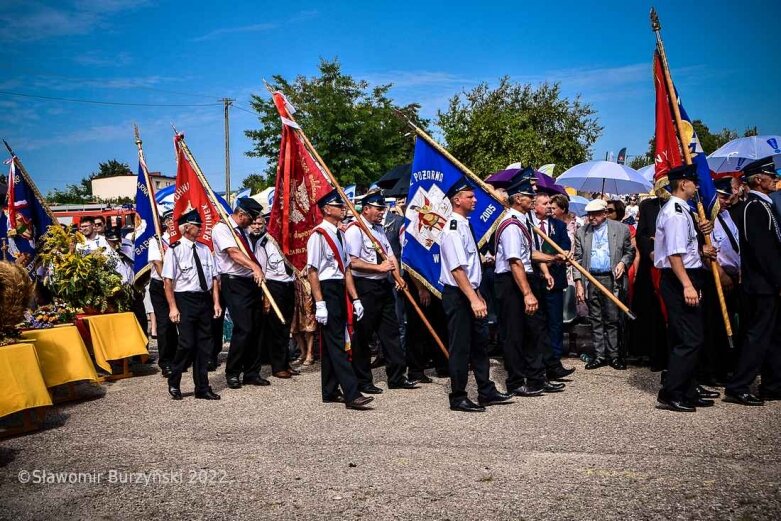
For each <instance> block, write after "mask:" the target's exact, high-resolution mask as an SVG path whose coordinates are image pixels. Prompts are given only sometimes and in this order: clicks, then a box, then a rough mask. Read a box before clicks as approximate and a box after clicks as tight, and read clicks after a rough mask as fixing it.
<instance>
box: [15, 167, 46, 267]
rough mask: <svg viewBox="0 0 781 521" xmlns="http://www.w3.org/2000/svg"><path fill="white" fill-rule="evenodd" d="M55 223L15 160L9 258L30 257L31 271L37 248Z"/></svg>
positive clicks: (28, 265)
mask: <svg viewBox="0 0 781 521" xmlns="http://www.w3.org/2000/svg"><path fill="white" fill-rule="evenodd" d="M53 223H54V221H53V219H52V218H51V216H50V215H49V213H48V211H47V208H46V206H45V203H44V202H43V201H41V200H39V199H38V197H36V195H35V191H34V190H33V189H32V187H31V186H30V185H29V184H28V183H27V180H26V179H25V177H24V176H23V175H22V174H21V173H20V172H19V171H18V170H17V167H16V161H15V160H11V170H10V172H9V174H8V225H7V226H8V231H7V235H8V238H9V254H10V255H11V256H13V257H16V256H18V255H19V254H26V255H29V259H28V262H27V263H26V267H27V268H28V270H30V269H31V268H32V266H33V263H34V261H35V257H36V251H35V246H36V244H37V243H38V241H39V239H40V238H41V236H42V235H43V234H44V233H46V230H47V229H48V228H49V226H51V225H52V224H53Z"/></svg>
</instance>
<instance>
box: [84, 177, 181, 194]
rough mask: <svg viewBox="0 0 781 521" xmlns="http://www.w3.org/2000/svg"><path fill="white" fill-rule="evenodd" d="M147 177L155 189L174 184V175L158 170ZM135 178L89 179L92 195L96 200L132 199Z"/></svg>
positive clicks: (134, 190)
mask: <svg viewBox="0 0 781 521" xmlns="http://www.w3.org/2000/svg"><path fill="white" fill-rule="evenodd" d="M149 178H150V181H151V182H152V189H153V190H155V191H157V190H160V189H161V188H165V187H166V186H171V185H174V184H176V178H175V177H169V176H166V175H163V174H161V173H160V172H149ZM136 179H137V176H135V175H115V176H112V177H102V178H99V179H93V180H92V181H91V183H92V197H93V198H95V200H97V201H101V200H102V201H106V200H109V199H117V198H120V197H129V198H130V199H133V198H135V196H136Z"/></svg>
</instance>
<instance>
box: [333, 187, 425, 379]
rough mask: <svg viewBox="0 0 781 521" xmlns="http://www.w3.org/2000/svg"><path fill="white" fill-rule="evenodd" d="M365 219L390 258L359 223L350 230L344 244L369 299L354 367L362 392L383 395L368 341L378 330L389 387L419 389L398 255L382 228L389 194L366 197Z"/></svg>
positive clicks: (357, 337)
mask: <svg viewBox="0 0 781 521" xmlns="http://www.w3.org/2000/svg"><path fill="white" fill-rule="evenodd" d="M362 204H363V206H362V208H361V219H362V220H363V223H364V224H365V225H366V227H367V228H369V230H370V231H371V233H372V235H373V238H374V240H375V241H377V243H378V244H379V245H380V247H381V248H382V249H383V251H384V253H385V255H386V256H387V259H386V260H384V261H383V260H382V258H381V257H380V254H379V253H378V252H377V251H376V250H375V249H374V244H373V243H372V239H371V238H369V237H367V236H366V234H365V232H364V231H363V230H362V229H361V227H360V226H358V225H357V224H356V223H351V224H350V225H349V226H348V227H347V231H346V232H345V234H344V235H345V240H346V243H345V247H346V250H347V254H348V255H349V256H350V271H351V272H352V276H353V281H355V290H356V291H357V292H358V298H359V299H360V300H361V302H364V303H365V306H366V307H365V314H364V317H363V319H361V321H360V322H358V324H356V326H355V336H354V337H353V344H352V348H353V356H352V358H353V360H352V363H353V370H354V371H355V375H356V376H357V377H358V387H359V389H360V390H361V392H362V393H367V394H381V393H382V389H380V388H379V387H377V386H376V385H374V382H373V379H372V370H371V351H370V349H369V342H370V341H371V338H372V335H373V334H374V333H375V332H376V333H377V336H378V338H379V340H380V345H381V347H382V354H383V356H384V358H385V371H386V372H387V374H388V388H389V389H415V388H416V385H415V384H414V383H412V382H410V381H409V380H407V376H406V374H405V373H406V370H407V366H406V356H405V353H404V349H402V347H401V342H400V340H399V323H398V319H397V318H396V309H395V307H396V300H395V297H394V296H393V287H394V284H393V280H392V279H391V272H393V271H394V270H396V269H397V261H396V256H395V255H394V254H393V252H392V251H391V246H390V243H389V242H388V238H387V237H386V236H385V231H384V230H383V229H382V224H381V223H382V216H383V214H384V213H385V198H384V197H383V195H382V192H379V191H377V192H371V193H369V194H367V195H366V196H365V197H364V198H363V202H362Z"/></svg>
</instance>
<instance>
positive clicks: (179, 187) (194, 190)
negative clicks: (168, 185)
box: [171, 134, 220, 248]
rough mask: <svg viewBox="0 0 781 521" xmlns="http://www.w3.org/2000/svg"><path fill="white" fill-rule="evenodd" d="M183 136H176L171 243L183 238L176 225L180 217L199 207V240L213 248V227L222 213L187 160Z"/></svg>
mask: <svg viewBox="0 0 781 521" xmlns="http://www.w3.org/2000/svg"><path fill="white" fill-rule="evenodd" d="M183 137H184V136H183V135H182V134H177V135H176V136H175V137H174V146H175V147H176V162H177V168H176V191H175V192H174V214H173V219H174V226H172V231H171V243H173V242H174V241H178V240H179V239H181V234H180V233H179V226H177V225H176V222H177V220H178V219H179V217H180V216H181V215H183V214H185V213H187V212H189V211H190V210H192V209H197V210H198V214H200V216H201V221H202V222H203V225H202V226H201V233H200V235H198V242H200V243H202V244H205V245H206V246H208V247H209V248H211V247H212V228H214V225H215V224H217V223H218V222H220V214H219V213H218V212H217V208H215V207H214V205H213V204H212V202H211V200H210V199H209V196H208V195H207V194H206V188H205V187H204V186H203V183H201V181H200V180H199V179H198V175H197V174H196V173H195V169H194V168H193V166H192V165H191V164H190V162H189V161H188V160H187V156H186V155H185V153H184V150H183V148H182V147H181V146H180V145H179V142H180V141H181V140H182V138H183Z"/></svg>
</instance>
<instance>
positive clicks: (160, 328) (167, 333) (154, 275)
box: [147, 210, 179, 378]
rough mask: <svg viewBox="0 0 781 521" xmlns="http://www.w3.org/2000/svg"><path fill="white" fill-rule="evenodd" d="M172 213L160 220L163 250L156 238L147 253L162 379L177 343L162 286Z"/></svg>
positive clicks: (169, 212)
mask: <svg viewBox="0 0 781 521" xmlns="http://www.w3.org/2000/svg"><path fill="white" fill-rule="evenodd" d="M172 217H173V211H172V210H169V211H167V212H165V213H164V214H163V216H162V218H161V221H162V222H161V224H162V226H163V230H164V232H163V236H162V237H161V238H160V243H161V244H162V247H163V250H162V251H160V246H159V245H158V241H157V238H153V239H152V240H150V241H149V251H148V254H147V259H148V260H149V262H151V263H152V269H151V270H150V279H149V298H150V299H151V300H152V308H153V309H154V310H155V323H156V326H157V364H158V365H159V366H160V371H161V372H162V375H163V376H164V377H166V378H167V377H168V376H170V374H171V364H172V363H173V360H174V354H176V344H177V343H178V341H179V339H178V334H177V332H176V326H175V325H174V324H173V323H172V322H171V319H170V318H169V316H168V314H169V312H170V309H169V308H168V300H166V298H165V288H164V285H163V276H162V273H163V256H164V255H165V253H166V251H168V247H169V245H170V242H169V241H170V239H171V233H170V228H171V226H172V225H173V218H172Z"/></svg>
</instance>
